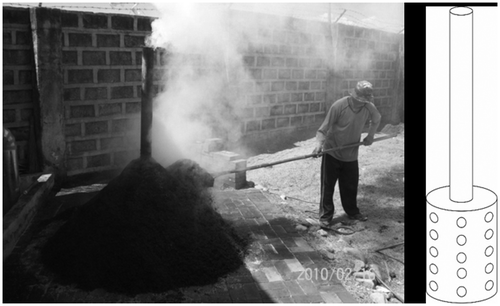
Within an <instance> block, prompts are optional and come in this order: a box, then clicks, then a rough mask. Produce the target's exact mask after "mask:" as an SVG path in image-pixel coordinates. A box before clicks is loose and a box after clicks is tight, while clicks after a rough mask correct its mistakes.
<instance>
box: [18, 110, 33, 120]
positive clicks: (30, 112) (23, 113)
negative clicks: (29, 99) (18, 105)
mask: <svg viewBox="0 0 500 306" xmlns="http://www.w3.org/2000/svg"><path fill="white" fill-rule="evenodd" d="M31 116H33V109H32V108H25V109H21V121H29V120H30V119H31Z"/></svg>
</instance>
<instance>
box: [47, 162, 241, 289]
mask: <svg viewBox="0 0 500 306" xmlns="http://www.w3.org/2000/svg"><path fill="white" fill-rule="evenodd" d="M210 184H213V178H212V177H211V176H210V175H209V174H208V173H207V172H205V171H204V170H203V169H202V168H200V167H199V166H198V165H197V164H196V163H194V162H191V161H189V160H182V161H179V162H177V163H175V164H173V165H171V166H170V167H168V168H163V167H162V166H161V165H160V164H158V163H156V162H155V161H154V160H152V159H136V160H134V161H132V162H130V164H129V165H128V166H127V167H126V168H125V169H124V170H123V172H122V173H121V174H120V175H119V176H118V177H116V178H114V179H113V180H112V181H110V182H109V184H108V185H107V186H106V187H104V188H103V189H102V190H101V191H100V192H99V193H98V194H97V195H96V196H95V197H94V198H92V199H91V200H90V201H89V202H87V203H85V204H84V205H82V206H81V207H79V208H78V209H77V210H76V211H75V212H74V213H73V215H72V216H71V217H70V218H69V220H68V221H67V222H66V223H65V224H64V225H62V226H61V228H60V229H59V230H58V231H57V232H56V233H55V234H54V236H53V237H51V239H50V240H49V241H48V242H47V244H46V245H45V246H44V248H43V249H42V261H43V263H44V264H45V265H46V266H47V267H48V268H49V269H50V270H52V271H53V272H54V273H55V274H56V275H58V277H59V279H58V281H61V283H70V284H71V283H74V284H77V285H78V286H79V287H81V288H82V289H86V290H93V289H97V288H103V289H106V290H108V291H112V292H113V291H114V292H121V293H130V294H135V293H141V292H156V291H158V292H159V291H165V290H169V289H175V288H179V287H185V286H195V285H200V286H201V285H206V284H211V283H215V282H216V281H217V279H218V278H219V277H221V276H224V275H226V274H227V273H230V272H232V271H235V270H237V269H238V268H239V267H241V266H242V265H243V258H244V253H245V250H246V247H247V245H248V243H249V240H248V239H247V237H240V236H239V235H238V233H237V232H236V230H235V229H234V228H233V227H232V225H231V224H229V223H227V221H225V220H224V219H223V218H222V217H221V215H220V214H219V213H218V212H216V211H215V210H214V209H213V207H212V198H211V195H210V193H209V191H208V189H207V186H210Z"/></svg>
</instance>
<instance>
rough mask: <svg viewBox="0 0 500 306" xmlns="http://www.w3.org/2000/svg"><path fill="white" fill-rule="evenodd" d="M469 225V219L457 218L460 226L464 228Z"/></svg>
mask: <svg viewBox="0 0 500 306" xmlns="http://www.w3.org/2000/svg"><path fill="white" fill-rule="evenodd" d="M466 225H467V220H465V218H464V217H460V218H458V219H457V226H458V227H460V228H464V227H465V226H466Z"/></svg>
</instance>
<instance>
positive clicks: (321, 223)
mask: <svg viewBox="0 0 500 306" xmlns="http://www.w3.org/2000/svg"><path fill="white" fill-rule="evenodd" d="M319 225H320V226H321V227H329V226H330V222H329V221H319Z"/></svg>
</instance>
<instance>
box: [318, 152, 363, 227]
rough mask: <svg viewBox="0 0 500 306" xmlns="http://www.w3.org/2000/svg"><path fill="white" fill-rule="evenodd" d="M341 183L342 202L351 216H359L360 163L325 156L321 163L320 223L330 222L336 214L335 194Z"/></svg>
mask: <svg viewBox="0 0 500 306" xmlns="http://www.w3.org/2000/svg"><path fill="white" fill-rule="evenodd" d="M337 180H338V181H339V190H340V200H341V202H342V207H343V208H344V211H345V212H346V214H348V215H349V216H353V215H356V214H359V209H358V205H357V201H356V196H357V194H358V181H359V167H358V161H357V160H356V161H352V162H343V161H340V160H338V159H336V158H334V157H333V156H331V155H329V154H323V160H322V162H321V200H320V204H319V219H320V221H326V222H329V221H331V220H332V218H333V214H334V213H335V207H334V206H333V193H334V191H335V184H336V183H337Z"/></svg>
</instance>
